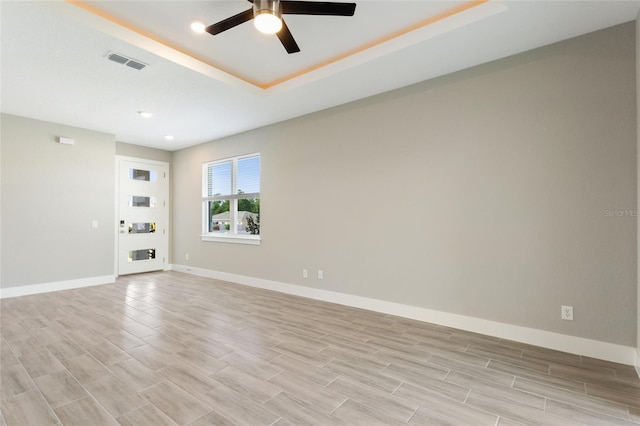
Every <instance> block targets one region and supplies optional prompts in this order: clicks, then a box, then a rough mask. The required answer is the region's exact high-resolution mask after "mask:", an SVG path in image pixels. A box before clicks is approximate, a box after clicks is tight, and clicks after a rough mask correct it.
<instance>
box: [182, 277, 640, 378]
mask: <svg viewBox="0 0 640 426" xmlns="http://www.w3.org/2000/svg"><path fill="white" fill-rule="evenodd" d="M171 270H173V271H177V272H185V273H188V274H192V275H198V276H202V277H207V278H213V279H217V280H223V281H229V282H233V283H236V284H242V285H247V286H251V287H258V288H263V289H267V290H274V291H278V292H281V293H287V294H292V295H296V296H302V297H307V298H310V299H316V300H322V301H325V302H331V303H337V304H339V305H346V306H352V307H355V308H361V309H367V310H370V311H376V312H381V313H384V314H389V315H395V316H399V317H404V318H411V319H415V320H418V321H424V322H429V323H434V324H440V325H444V326H447V327H453V328H457V329H460V330H466V331H471V332H475V333H481V334H486V335H489V336H495V337H499V338H503V339H509V340H514V341H518V342H522V343H527V344H530V345H535V346H541V347H544V348H548V349H555V350H558V351H563V352H569V353H573V354H578V355H585V356H589V357H592V358H598V359H603V360H607V361H612V362H618V363H621V364H627V365H634V364H635V365H636V369H639V368H638V364H639V362H640V361H639V360H638V357H639V356H640V355H638V353H637V352H636V349H635V348H633V347H631V346H623V345H617V344H614V343H607V342H601V341H598V340H591V339H585V338H582V337H576V336H569V335H565V334H560V333H554V332H551V331H545V330H538V329H535V328H528V327H521V326H518V325H512V324H506V323H501V322H496V321H489V320H485V319H481V318H473V317H469V316H464V315H458V314H452V313H449V312H442V311H436V310H433V309H427V308H421V307H418V306H410V305H404V304H401V303H395V302H387V301H384V300H378V299H370V298H368V297H362V296H354V295H351V294H344V293H337V292H333V291H328V290H321V289H317V288H311V287H303V286H299V285H293V284H285V283H281V282H277V281H271V280H265V279H261V278H253V277H247V276H244V275H236V274H229V273H226V272H218V271H212V270H209V269H202V268H194V267H191V266H185V265H171ZM639 374H640V371H639Z"/></svg>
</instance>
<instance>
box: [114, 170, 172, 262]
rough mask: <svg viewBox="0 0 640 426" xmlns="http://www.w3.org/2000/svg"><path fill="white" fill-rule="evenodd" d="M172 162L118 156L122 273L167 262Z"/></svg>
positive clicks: (119, 246) (119, 243) (119, 251)
mask: <svg viewBox="0 0 640 426" xmlns="http://www.w3.org/2000/svg"><path fill="white" fill-rule="evenodd" d="M167 169H168V164H167V163H161V162H155V161H148V162H147V161H145V160H137V159H125V158H119V159H118V214H119V216H118V224H117V226H118V275H126V274H136V273H140V272H149V271H158V270H162V269H164V268H165V266H166V261H167V247H168V241H169V238H168V231H167V229H166V225H167V208H168V203H167V197H168V194H169V183H168V182H169V179H168V170H167Z"/></svg>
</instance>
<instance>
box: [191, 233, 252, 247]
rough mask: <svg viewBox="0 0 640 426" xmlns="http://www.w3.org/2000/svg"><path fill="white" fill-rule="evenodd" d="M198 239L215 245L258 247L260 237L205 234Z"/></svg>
mask: <svg viewBox="0 0 640 426" xmlns="http://www.w3.org/2000/svg"><path fill="white" fill-rule="evenodd" d="M200 237H201V238H202V241H211V242H216V243H232V244H249V245H253V246H259V245H260V237H254V236H241V235H210V234H205V235H201V236H200Z"/></svg>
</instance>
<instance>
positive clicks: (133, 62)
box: [104, 52, 148, 71]
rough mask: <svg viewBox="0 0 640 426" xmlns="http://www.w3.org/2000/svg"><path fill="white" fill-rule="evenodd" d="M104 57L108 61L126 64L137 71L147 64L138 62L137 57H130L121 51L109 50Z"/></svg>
mask: <svg viewBox="0 0 640 426" xmlns="http://www.w3.org/2000/svg"><path fill="white" fill-rule="evenodd" d="M104 57H105V58H107V59H108V60H110V61H113V62H116V63H118V64H121V65H126V66H128V67H129V68H133V69H134V70H138V71H140V70H141V69H143V68H145V67H147V66H148V65H147V64H145V63H144V62H140V61H139V60H137V59H133V58H130V57H128V56H125V55H123V54H121V53H115V52H109V53H107V54H106V55H105V56H104Z"/></svg>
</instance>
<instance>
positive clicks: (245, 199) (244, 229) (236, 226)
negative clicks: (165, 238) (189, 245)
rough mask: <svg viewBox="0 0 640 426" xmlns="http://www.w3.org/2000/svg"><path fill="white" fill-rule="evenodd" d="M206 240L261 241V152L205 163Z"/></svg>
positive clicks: (247, 242) (204, 213)
mask: <svg viewBox="0 0 640 426" xmlns="http://www.w3.org/2000/svg"><path fill="white" fill-rule="evenodd" d="M202 209H203V224H202V227H203V235H202V239H203V240H205V241H224V242H239V243H245V244H260V154H250V155H244V156H241V157H234V158H229V159H226V160H220V161H214V162H211V163H205V164H203V165H202Z"/></svg>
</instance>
